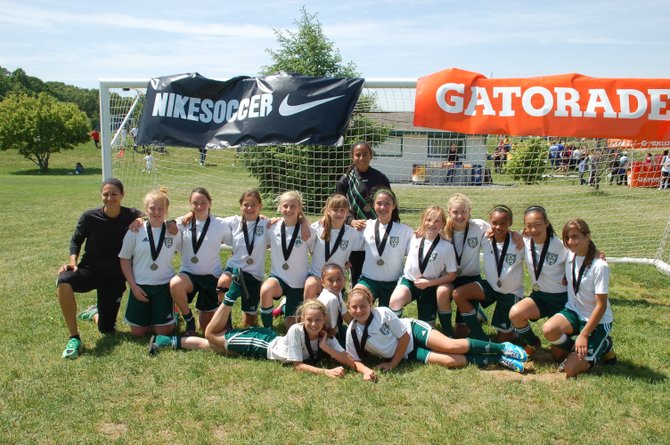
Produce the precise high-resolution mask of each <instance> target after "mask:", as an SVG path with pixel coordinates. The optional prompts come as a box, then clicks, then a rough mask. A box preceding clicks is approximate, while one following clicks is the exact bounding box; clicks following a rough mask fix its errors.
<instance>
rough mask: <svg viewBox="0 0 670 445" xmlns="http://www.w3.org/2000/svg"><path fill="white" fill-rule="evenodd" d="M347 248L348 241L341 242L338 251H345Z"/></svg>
mask: <svg viewBox="0 0 670 445" xmlns="http://www.w3.org/2000/svg"><path fill="white" fill-rule="evenodd" d="M348 246H349V241H348V240H344V239H343V240H342V242H341V243H340V250H347V247H348Z"/></svg>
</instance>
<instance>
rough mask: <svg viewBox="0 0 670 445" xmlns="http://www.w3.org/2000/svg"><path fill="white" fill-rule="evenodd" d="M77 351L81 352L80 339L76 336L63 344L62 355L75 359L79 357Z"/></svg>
mask: <svg viewBox="0 0 670 445" xmlns="http://www.w3.org/2000/svg"><path fill="white" fill-rule="evenodd" d="M79 352H81V340H79V339H78V338H71V339H70V340H68V342H67V345H66V346H65V350H64V351H63V355H62V357H63V358H69V359H75V358H77V357H79Z"/></svg>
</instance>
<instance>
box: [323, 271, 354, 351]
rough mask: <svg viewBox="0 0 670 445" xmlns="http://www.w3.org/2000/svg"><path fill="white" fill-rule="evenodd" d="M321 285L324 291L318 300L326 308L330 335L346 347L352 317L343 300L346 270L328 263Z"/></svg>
mask: <svg viewBox="0 0 670 445" xmlns="http://www.w3.org/2000/svg"><path fill="white" fill-rule="evenodd" d="M321 284H322V287H323V290H322V291H321V293H320V294H319V296H318V297H317V299H318V300H319V301H320V302H321V303H323V305H324V306H325V307H326V316H327V318H328V320H327V321H328V334H329V335H331V336H334V337H335V338H337V341H339V342H340V344H341V345H343V346H344V341H345V337H346V333H347V325H346V324H345V323H348V322H349V321H350V320H351V316H350V315H349V312H348V311H347V306H346V305H345V304H344V299H343V298H342V290H343V289H344V269H343V268H342V266H340V265H339V264H335V263H328V264H326V265H325V266H323V269H322V271H321Z"/></svg>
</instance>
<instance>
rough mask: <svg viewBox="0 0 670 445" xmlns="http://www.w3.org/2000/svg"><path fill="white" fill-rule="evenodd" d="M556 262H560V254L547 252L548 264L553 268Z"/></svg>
mask: <svg viewBox="0 0 670 445" xmlns="http://www.w3.org/2000/svg"><path fill="white" fill-rule="evenodd" d="M556 261H558V254H557V253H551V252H547V264H548V265H550V266H552V265H554V264H556Z"/></svg>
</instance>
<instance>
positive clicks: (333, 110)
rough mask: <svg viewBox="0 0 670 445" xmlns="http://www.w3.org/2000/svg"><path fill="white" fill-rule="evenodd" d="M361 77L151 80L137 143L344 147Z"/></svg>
mask: <svg viewBox="0 0 670 445" xmlns="http://www.w3.org/2000/svg"><path fill="white" fill-rule="evenodd" d="M362 89H363V79H360V78H349V79H339V78H332V77H307V76H293V75H285V74H280V75H276V76H267V77H235V78H233V79H230V80H227V81H219V80H212V79H208V78H206V77H203V76H201V75H200V74H197V73H189V74H181V75H175V76H167V77H158V78H154V79H151V81H150V82H149V85H148V87H147V95H146V102H145V104H144V110H143V111H142V116H141V118H140V122H139V125H138V132H137V143H139V144H163V145H178V146H188V147H205V146H209V147H210V148H211V147H220V148H225V147H235V146H239V145H276V144H285V143H291V144H310V145H336V144H338V143H339V144H341V142H342V137H343V134H344V132H345V130H346V128H347V125H348V123H349V118H350V117H351V113H352V112H353V110H354V106H355V105H356V101H358V97H359V96H360V94H361V91H362Z"/></svg>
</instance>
